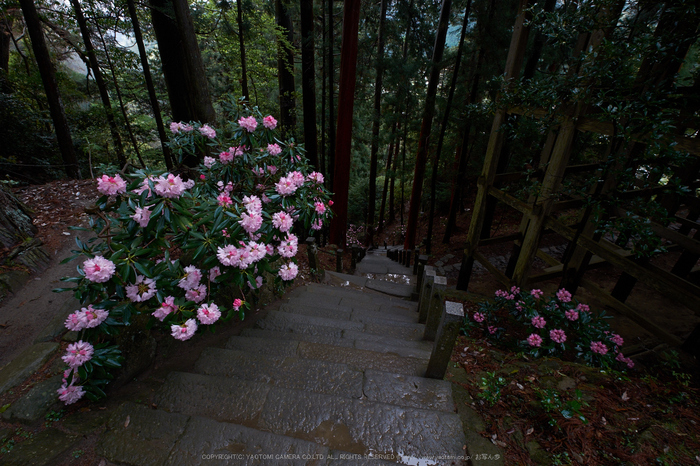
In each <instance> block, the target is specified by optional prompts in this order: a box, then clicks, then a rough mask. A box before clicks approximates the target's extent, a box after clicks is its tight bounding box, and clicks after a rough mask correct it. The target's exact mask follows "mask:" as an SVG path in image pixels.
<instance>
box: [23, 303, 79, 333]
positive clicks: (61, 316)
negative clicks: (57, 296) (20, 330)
mask: <svg viewBox="0 0 700 466" xmlns="http://www.w3.org/2000/svg"><path fill="white" fill-rule="evenodd" d="M77 309H80V303H79V302H78V300H76V299H74V298H70V299H68V300H67V301H66V302H65V303H63V305H62V306H61V308H60V309H59V310H58V312H56V314H55V316H54V317H53V319H51V321H50V322H49V323H48V324H47V325H46V327H44V330H42V331H41V333H40V334H39V336H38V337H36V339H35V340H34V343H41V342H44V341H52V340H54V339H55V338H56V337H57V336H59V335H61V334H62V333H63V332H65V331H66V330H67V329H66V326H65V322H66V318H68V314H70V313H71V312H73V311H75V310H77ZM72 333H74V334H75V336H76V337H77V336H78V332H72ZM66 341H77V340H66Z"/></svg>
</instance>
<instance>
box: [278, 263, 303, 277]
mask: <svg viewBox="0 0 700 466" xmlns="http://www.w3.org/2000/svg"><path fill="white" fill-rule="evenodd" d="M297 273H299V268H298V267H297V265H296V264H295V263H294V262H290V263H289V264H286V265H283V266H282V267H280V270H279V272H277V275H279V276H280V278H282V280H285V281H287V280H294V278H295V277H296V276H297Z"/></svg>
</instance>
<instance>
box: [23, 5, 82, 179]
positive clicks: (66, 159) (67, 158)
mask: <svg viewBox="0 0 700 466" xmlns="http://www.w3.org/2000/svg"><path fill="white" fill-rule="evenodd" d="M19 4H20V7H21V8H22V13H23V14H24V23H25V24H26V26H27V32H29V37H30V38H31V40H32V50H34V56H35V57H36V62H37V66H38V68H39V73H40V74H41V81H42V83H43V84H44V91H45V92H46V98H47V100H48V102H49V112H50V113H51V119H52V120H53V125H54V130H55V131H56V140H57V141H58V147H59V149H60V151H61V157H63V164H64V166H65V169H66V174H67V175H68V176H69V177H71V178H76V179H77V178H80V170H79V169H78V159H77V158H76V156H75V151H74V150H73V139H72V138H71V134H70V128H69V127H68V120H67V119H66V112H65V110H64V108H63V102H61V96H60V94H59V92H58V84H57V83H56V72H55V70H54V67H53V63H51V57H50V56H49V49H48V47H47V46H46V40H45V39H44V33H43V31H42V30H41V23H40V21H39V14H38V13H37V11H36V7H35V6H34V2H33V1H32V0H20V1H19Z"/></svg>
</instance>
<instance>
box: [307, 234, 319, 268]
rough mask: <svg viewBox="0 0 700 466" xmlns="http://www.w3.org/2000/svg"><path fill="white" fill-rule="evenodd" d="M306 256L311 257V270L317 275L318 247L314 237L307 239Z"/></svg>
mask: <svg viewBox="0 0 700 466" xmlns="http://www.w3.org/2000/svg"><path fill="white" fill-rule="evenodd" d="M306 254H307V255H308V257H309V269H311V272H312V273H315V271H317V270H318V246H316V242H315V239H314V237H313V236H309V237H308V238H306Z"/></svg>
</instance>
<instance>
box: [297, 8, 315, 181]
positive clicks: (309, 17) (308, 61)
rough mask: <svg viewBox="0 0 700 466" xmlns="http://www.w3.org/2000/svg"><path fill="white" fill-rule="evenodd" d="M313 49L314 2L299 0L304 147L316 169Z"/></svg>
mask: <svg viewBox="0 0 700 466" xmlns="http://www.w3.org/2000/svg"><path fill="white" fill-rule="evenodd" d="M315 49H316V47H315V45H314V2H313V0H301V87H302V98H303V103H302V105H303V108H304V147H305V148H306V157H307V158H308V159H309V162H310V163H311V165H313V166H314V167H315V168H316V169H318V168H319V163H318V134H317V131H316V65H315V62H314V54H315V52H316V50H315Z"/></svg>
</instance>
